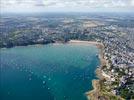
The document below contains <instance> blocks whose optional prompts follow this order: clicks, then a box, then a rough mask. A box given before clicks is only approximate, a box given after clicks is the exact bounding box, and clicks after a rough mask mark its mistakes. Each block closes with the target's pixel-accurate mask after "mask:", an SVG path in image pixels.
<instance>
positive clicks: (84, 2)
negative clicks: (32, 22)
mask: <svg viewBox="0 0 134 100" xmlns="http://www.w3.org/2000/svg"><path fill="white" fill-rule="evenodd" d="M0 6H1V8H2V9H3V10H5V9H6V10H13V9H14V10H15V9H17V10H19V9H20V10H22V11H23V10H24V11H25V10H27V8H31V9H36V10H37V9H38V10H44V9H45V10H47V9H48V8H49V9H53V10H55V9H54V8H59V9H62V8H63V9H66V10H67V9H68V10H69V9H73V8H74V9H76V8H79V9H83V10H84V9H85V8H86V9H87V8H89V9H90V8H91V9H93V8H94V9H96V10H97V9H99V8H101V9H105V8H110V9H111V8H113V9H115V8H120V9H130V8H134V0H1V5H0ZM76 10H77V9H76Z"/></svg>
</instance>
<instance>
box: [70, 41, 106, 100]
mask: <svg viewBox="0 0 134 100" xmlns="http://www.w3.org/2000/svg"><path fill="white" fill-rule="evenodd" d="M69 43H75V44H76V43H79V44H80V43H82V44H83V43H87V44H92V45H95V46H96V47H97V48H98V49H99V50H100V53H99V59H100V66H99V68H97V69H96V76H97V77H98V79H93V80H92V85H93V90H91V91H88V92H86V96H87V99H88V100H100V99H99V97H100V90H101V88H100V80H103V79H104V76H103V75H102V73H101V68H102V66H104V65H106V64H107V61H106V60H105V59H104V54H103V50H104V45H103V44H102V43H100V42H95V41H80V40H70V41H69ZM104 100H105V99H104ZM106 100H108V99H106Z"/></svg>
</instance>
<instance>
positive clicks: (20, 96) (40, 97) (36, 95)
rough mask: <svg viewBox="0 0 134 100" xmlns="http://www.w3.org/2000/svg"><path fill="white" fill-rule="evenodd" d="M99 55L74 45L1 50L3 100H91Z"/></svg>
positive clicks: (95, 50) (90, 47)
mask: <svg viewBox="0 0 134 100" xmlns="http://www.w3.org/2000/svg"><path fill="white" fill-rule="evenodd" d="M98 54H99V49H98V48H97V47H96V46H94V45H89V44H71V43H68V44H48V45H31V46H18V47H13V48H6V49H0V100H87V96H86V94H85V93H86V92H88V91H90V90H92V89H93V87H92V80H93V79H97V77H96V74H95V70H96V68H97V66H99V65H100V60H99V58H98V57H97V56H96V55H98Z"/></svg>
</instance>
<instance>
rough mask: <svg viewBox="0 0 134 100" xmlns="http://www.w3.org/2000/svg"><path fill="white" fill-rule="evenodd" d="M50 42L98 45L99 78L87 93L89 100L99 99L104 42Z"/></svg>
mask: <svg viewBox="0 0 134 100" xmlns="http://www.w3.org/2000/svg"><path fill="white" fill-rule="evenodd" d="M49 44H52V45H59V44H87V45H89V44H90V45H94V46H96V47H97V48H98V49H99V59H100V66H99V68H96V71H95V73H96V76H97V77H98V79H93V80H92V86H93V90H89V91H87V92H86V93H85V94H86V96H87V99H88V100H98V99H97V98H98V96H99V93H98V91H99V90H100V83H99V81H100V80H101V79H104V77H103V76H102V73H101V67H102V66H104V65H106V60H105V59H104V54H103V50H104V45H103V43H100V42H96V41H82V40H70V41H67V42H66V43H62V42H55V43H49ZM34 45H35V46H42V45H47V44H34ZM27 46H33V45H27ZM14 47H24V46H14ZM12 48H13V47H12ZM2 49H6V48H2Z"/></svg>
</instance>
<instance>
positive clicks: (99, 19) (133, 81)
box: [0, 13, 134, 100]
mask: <svg viewBox="0 0 134 100" xmlns="http://www.w3.org/2000/svg"><path fill="white" fill-rule="evenodd" d="M0 30H1V31H0V48H11V47H14V46H27V45H33V44H48V43H55V42H62V43H66V42H67V41H69V40H71V39H75V40H84V41H97V42H100V43H103V44H104V51H103V53H104V59H106V60H107V64H106V65H105V66H102V67H101V71H102V75H103V76H104V77H106V78H105V80H103V81H102V82H103V88H104V92H108V93H112V94H114V95H118V96H121V97H122V98H124V99H127V100H131V99H134V16H133V14H130V13H128V14H124V13H121V14H108V13H107V14H105V13H102V14H95V13H94V14H92V13H71V14H66V13H65V14H64V13H62V14H61V13H56V14H51V13H49V14H43V15H30V14H29V15H12V16H10V17H9V16H8V15H6V14H5V15H3V16H2V17H1V20H0Z"/></svg>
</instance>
